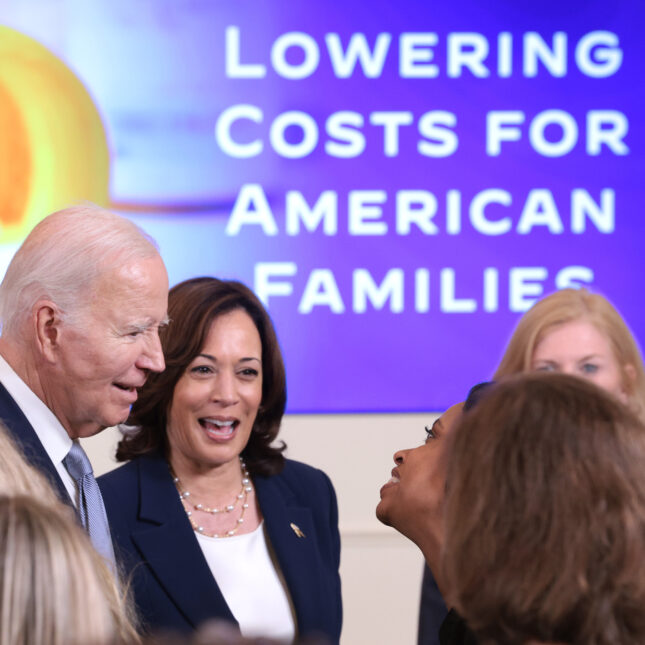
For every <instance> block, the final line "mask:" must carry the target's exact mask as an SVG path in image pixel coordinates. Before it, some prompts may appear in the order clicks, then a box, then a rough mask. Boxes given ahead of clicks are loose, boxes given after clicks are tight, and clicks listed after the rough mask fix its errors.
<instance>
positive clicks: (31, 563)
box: [0, 495, 136, 645]
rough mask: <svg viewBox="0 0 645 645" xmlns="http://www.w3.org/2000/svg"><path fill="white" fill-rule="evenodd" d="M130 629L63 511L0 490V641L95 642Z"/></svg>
mask: <svg viewBox="0 0 645 645" xmlns="http://www.w3.org/2000/svg"><path fill="white" fill-rule="evenodd" d="M117 640H124V641H131V642H135V640H136V635H135V633H134V631H133V629H132V627H131V624H130V622H129V621H128V619H127V617H126V615H125V612H124V610H123V606H122V604H121V601H120V597H119V591H118V589H117V586H116V583H115V581H114V579H113V578H112V576H111V574H110V572H109V571H108V570H107V567H106V566H105V564H104V563H103V561H102V560H101V558H100V556H99V555H98V554H97V553H96V552H95V551H94V549H93V548H92V546H91V543H90V541H89V539H88V537H87V536H86V535H85V534H84V533H83V532H82V531H81V529H80V528H79V527H78V526H76V525H75V524H74V523H73V521H72V520H71V518H70V517H68V516H67V515H64V514H62V513H60V512H59V511H58V510H57V509H55V508H50V507H49V506H48V505H45V504H42V503H40V502H39V501H37V500H36V499H34V498H32V497H27V496H22V495H18V496H14V497H11V496H4V495H3V496H0V642H1V643H2V644H3V645H87V644H90V645H93V644H97V645H99V644H100V645H103V644H106V643H112V642H114V641H117Z"/></svg>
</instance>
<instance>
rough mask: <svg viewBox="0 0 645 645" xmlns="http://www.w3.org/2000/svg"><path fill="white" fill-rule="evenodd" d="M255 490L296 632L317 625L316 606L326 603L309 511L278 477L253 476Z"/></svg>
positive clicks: (305, 630)
mask: <svg viewBox="0 0 645 645" xmlns="http://www.w3.org/2000/svg"><path fill="white" fill-rule="evenodd" d="M254 483H255V489H256V492H257V496H258V501H259V503H260V508H261V509H262V515H263V516H264V523H265V527H266V531H267V535H268V536H269V541H270V543H271V547H272V548H273V550H274V552H275V555H276V558H277V560H278V563H279V565H280V570H281V571H282V575H283V576H284V579H285V582H286V584H287V588H288V589H289V593H290V595H291V600H292V602H293V605H294V609H295V613H296V616H297V619H298V629H299V632H300V633H301V634H302V633H306V632H307V631H308V630H309V629H311V626H314V625H316V624H317V622H318V621H317V613H318V609H319V608H320V607H321V606H323V605H324V604H326V601H325V600H324V599H323V598H322V597H321V596H322V594H323V585H321V584H319V578H320V569H321V563H320V560H319V554H318V549H317V540H316V532H315V530H314V525H313V521H312V518H311V512H310V511H309V509H308V508H304V507H302V506H300V505H299V504H298V503H297V501H296V500H295V498H294V496H293V494H292V493H291V491H290V490H289V489H288V488H287V487H286V485H284V484H282V485H281V484H280V476H279V475H278V476H274V477H270V478H265V477H257V478H256V479H255V481H254Z"/></svg>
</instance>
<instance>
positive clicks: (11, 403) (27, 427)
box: [0, 383, 72, 506]
mask: <svg viewBox="0 0 645 645" xmlns="http://www.w3.org/2000/svg"><path fill="white" fill-rule="evenodd" d="M0 421H2V422H3V423H4V424H5V425H6V426H7V429H8V430H9V433H10V434H11V436H12V437H13V438H14V440H15V441H16V442H17V443H18V445H19V446H20V447H21V449H22V451H23V454H24V455H25V458H26V459H27V461H28V462H29V463H30V464H31V465H32V466H33V467H34V468H37V469H38V470H39V471H40V472H41V473H42V474H43V475H44V476H45V477H46V478H47V479H48V480H49V483H50V484H51V485H52V486H53V488H54V490H55V491H56V492H57V493H58V496H59V497H60V499H61V500H62V501H63V502H65V503H66V504H69V505H70V506H71V505H72V501H71V499H70V498H69V493H68V492H67V489H66V488H65V484H63V481H62V480H61V478H60V477H59V475H58V471H57V470H56V467H55V466H54V464H53V463H52V460H51V459H50V458H49V455H48V454H47V451H46V450H45V448H44V447H43V444H42V443H41V442H40V439H39V438H38V435H37V434H36V431H35V430H34V429H33V427H32V425H31V424H30V423H29V421H28V420H27V417H26V416H25V414H24V412H23V411H22V410H21V409H20V406H19V405H18V404H17V403H16V402H15V400H14V398H13V397H12V396H11V395H10V394H9V392H8V391H7V389H6V388H5V386H4V385H2V383H0Z"/></svg>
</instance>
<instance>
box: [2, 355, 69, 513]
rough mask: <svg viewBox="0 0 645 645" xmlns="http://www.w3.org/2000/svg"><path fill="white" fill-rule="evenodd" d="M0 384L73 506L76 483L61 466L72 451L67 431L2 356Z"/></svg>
mask: <svg viewBox="0 0 645 645" xmlns="http://www.w3.org/2000/svg"><path fill="white" fill-rule="evenodd" d="M0 382H2V384H3V385H4V386H5V388H6V389H7V392H9V394H11V396H12V397H13V400H14V401H15V402H16V403H17V404H18V406H19V407H20V409H21V410H22V412H23V414H24V415H25V416H26V417H27V421H29V423H30V424H31V427H32V428H33V429H34V431H35V432H36V435H38V439H40V443H42V444H43V448H44V449H45V452H46V453H47V455H48V456H49V458H50V459H51V461H52V463H53V464H54V466H55V468H56V471H57V472H58V475H59V476H60V478H61V479H62V480H63V484H65V488H66V489H67V492H68V493H69V496H70V499H71V500H72V502H73V503H74V506H76V505H77V503H76V496H77V492H76V482H75V481H74V480H73V479H72V477H71V475H70V474H69V473H68V472H67V469H66V468H65V466H64V465H63V459H65V457H66V456H67V453H68V452H69V449H70V448H71V447H72V440H71V439H70V437H69V435H68V434H67V431H66V430H65V428H63V426H62V425H61V422H60V421H59V420H58V419H57V418H56V415H55V414H54V413H53V412H52V411H51V410H50V409H49V408H48V407H47V406H46V405H45V404H44V403H43V402H42V401H41V400H40V399H39V398H38V397H37V396H36V395H35V394H34V392H33V391H32V390H31V389H30V388H29V386H28V385H27V384H26V383H25V382H24V381H23V380H22V379H21V378H20V377H19V376H18V375H17V374H16V373H15V372H14V371H13V369H12V367H11V366H10V365H9V363H7V361H5V359H4V358H3V357H2V356H0Z"/></svg>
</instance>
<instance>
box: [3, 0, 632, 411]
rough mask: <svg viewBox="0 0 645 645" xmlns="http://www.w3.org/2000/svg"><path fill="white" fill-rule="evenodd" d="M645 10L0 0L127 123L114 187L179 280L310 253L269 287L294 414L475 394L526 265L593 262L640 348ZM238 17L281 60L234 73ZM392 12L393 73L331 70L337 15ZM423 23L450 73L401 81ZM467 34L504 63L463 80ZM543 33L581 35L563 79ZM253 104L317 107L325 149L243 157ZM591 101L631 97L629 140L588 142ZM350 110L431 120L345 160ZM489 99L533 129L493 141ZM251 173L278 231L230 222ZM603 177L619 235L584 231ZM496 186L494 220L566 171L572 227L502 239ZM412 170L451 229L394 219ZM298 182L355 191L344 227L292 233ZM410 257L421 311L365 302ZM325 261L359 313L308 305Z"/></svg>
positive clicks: (627, 101)
mask: <svg viewBox="0 0 645 645" xmlns="http://www.w3.org/2000/svg"><path fill="white" fill-rule="evenodd" d="M54 8H55V9H54ZM48 17H50V19H48ZM644 17H645V5H643V4H642V3H641V2H639V1H637V0H634V1H623V2H600V1H593V0H589V1H581V0H568V1H567V2H562V1H559V2H551V1H542V2H540V3H532V4H531V5H528V4H527V5H526V6H525V5H524V3H518V2H515V1H511V0H491V1H489V2H487V3H481V2H479V1H478V0H453V2H451V3H445V2H432V1H423V2H422V1H412V0H407V1H403V2H399V3H393V2H382V1H377V2H370V3H365V2H359V1H355V0H344V1H343V2H340V1H336V0H334V1H328V2H320V3H310V2H307V3H303V2H296V1H294V0H283V1H281V2H260V1H257V2H253V1H249V0H238V1H236V2H223V1H213V2H211V1H206V0H201V1H199V0H190V1H189V0H181V1H175V2H159V1H156V0H148V1H140V2H135V3H133V2H130V1H129V0H110V1H109V2H108V1H107V0H101V1H98V0H96V1H94V2H91V3H90V2H84V1H83V0H52V1H51V2H48V3H44V2H42V1H40V2H39V1H36V0H26V1H24V2H21V3H20V7H19V8H18V7H15V6H14V7H11V6H6V5H0V22H2V23H3V24H8V25H9V26H12V27H15V28H16V29H19V30H21V31H23V32H24V33H27V34H28V35H31V36H33V37H34V38H36V39H38V40H39V41H40V42H42V43H43V44H45V45H46V46H48V47H49V48H50V49H51V50H52V51H54V53H56V54H57V55H59V56H60V57H61V58H63V60H65V61H66V62H67V64H68V65H69V66H70V67H71V68H72V69H73V70H74V71H75V72H76V73H77V74H78V76H79V78H80V79H81V80H82V81H83V83H84V84H85V85H86V87H87V88H88V89H89V91H90V93H91V94H92V96H93V97H94V99H95V101H96V103H97V105H98V107H99V110H100V112H101V114H102V116H103V119H104V121H105V124H106V128H107V131H108V133H109V143H110V147H111V151H112V175H111V198H112V201H113V203H114V204H115V205H116V207H117V208H119V209H120V210H121V212H123V213H125V214H126V215H129V216H130V217H132V218H133V219H134V220H135V221H137V222H138V223H139V224H140V225H142V226H143V227H144V228H145V229H146V230H147V231H148V232H150V233H151V234H152V235H153V236H154V237H155V238H156V239H157V241H158V242H159V245H160V247H161V250H162V254H163V257H164V260H165V261H166V264H167V266H168V269H169V273H170V280H171V283H172V284H174V283H176V282H178V281H181V280H183V279H186V278H188V277H192V276H196V275H206V274H208V275H216V276H218V277H228V278H236V279H240V280H242V281H243V282H245V283H246V284H248V285H250V286H253V271H254V266H255V263H256V262H283V261H289V262H295V263H296V264H297V265H298V274H297V276H296V277H295V278H294V279H293V280H292V282H293V284H294V294H293V296H291V297H288V298H277V297H276V298H272V299H271V300H270V304H269V311H270V313H271V316H272V318H273V320H274V322H275V324H276V327H277V330H278V335H279V338H280V340H281V344H282V347H283V351H284V355H285V358H286V363H287V377H288V394H289V396H288V399H289V410H290V411H291V412H367V411H372V412H394V411H399V412H400V411H426V410H438V409H444V408H446V407H447V406H448V405H450V404H452V403H453V402H455V401H457V400H460V399H462V398H463V397H464V395H465V393H466V392H467V390H468V388H469V387H470V386H471V385H472V384H473V383H475V382H478V381H481V380H485V379H487V378H489V377H490V375H491V374H492V372H493V370H494V368H495V366H496V364H497V362H498V360H499V358H500V356H501V354H502V352H503V347H504V345H505V342H506V340H507V339H508V337H509V336H510V333H511V331H512V329H513V327H514V325H515V322H516V321H517V318H518V314H517V313H513V312H510V311H509V308H508V303H507V298H508V286H507V282H508V270H509V269H510V268H511V267H516V266H545V267H548V268H549V278H548V279H547V280H546V281H545V282H544V283H543V293H548V292H550V291H552V290H553V289H554V282H553V278H554V274H555V273H556V272H557V270H559V269H560V268H562V267H564V266H570V265H583V266H588V267H591V268H592V269H593V270H594V272H595V281H594V283H593V285H592V288H593V290H595V291H598V292H600V293H603V294H605V295H607V296H608V297H609V298H610V300H612V302H614V303H615V305H616V306H617V308H618V309H619V310H620V311H621V313H622V314H623V315H624V316H625V318H626V320H627V321H628V324H629V325H630V327H631V328H632V330H633V331H634V333H635V335H636V336H637V338H639V340H640V342H641V345H642V343H643V338H645V307H644V306H643V304H642V303H643V296H642V295H641V294H642V286H641V285H642V281H643V274H644V272H643V266H644V263H643V260H642V255H643V251H642V246H643V242H644V241H645V224H644V221H645V220H644V219H643V215H642V211H643V194H644V191H643V178H642V176H643V167H644V166H643V142H644V140H645V136H644V132H643V127H644V126H643V118H642V115H643V114H644V113H645V111H644V108H645V101H644V98H645V90H644V84H643V81H642V79H643V61H644V60H645V41H644V39H643V37H642V26H643V24H644V23H643V18H644ZM52 21H53V22H54V24H52ZM228 25H237V26H239V28H240V30H241V40H242V44H241V52H242V54H241V55H242V60H243V61H245V62H249V63H263V64H265V65H267V67H268V72H267V76H266V78H264V79H229V78H226V75H225V51H224V34H225V29H226V27H227V26H228ZM593 30H606V31H611V32H614V33H615V34H617V35H618V37H619V39H620V46H621V48H622V50H623V54H624V58H623V63H622V66H621V68H620V70H619V71H618V73H616V74H614V75H613V76H610V77H608V78H601V79H595V78H590V77H587V76H585V75H583V74H582V73H580V72H579V70H578V69H577V67H576V65H575V60H574V58H573V48H574V46H575V43H576V42H577V41H578V40H579V38H580V37H581V36H583V35H584V34H586V33H588V32H590V31H593ZM287 31H302V32H306V33H307V34H309V35H311V36H312V37H313V38H314V39H315V40H316V41H317V43H318V44H319V47H320V53H321V59H320V64H319V66H318V69H317V71H316V72H315V73H314V74H313V75H312V76H310V77H308V78H306V79H303V80H298V81H294V80H288V79H284V78H281V77H280V76H278V75H277V74H276V73H275V72H274V71H273V70H272V68H271V66H270V57H269V52H270V50H271V46H272V44H273V42H274V41H275V39H276V38H277V37H278V36H280V35H281V34H283V33H284V32H287ZM385 31H387V32H389V33H391V34H392V43H391V45H390V50H389V53H388V56H387V58H386V63H385V66H384V70H383V74H382V75H381V76H380V77H379V78H375V79H370V78H365V77H364V75H363V74H362V72H361V71H360V70H358V71H355V73H354V75H353V76H352V77H351V78H348V79H338V78H336V77H335V76H334V74H333V71H332V68H331V65H330V63H329V57H328V55H327V50H326V45H325V43H324V34H326V33H328V32H334V33H338V34H340V37H341V40H342V42H343V44H344V45H346V44H347V41H348V39H349V37H350V36H351V34H352V33H355V32H363V33H365V34H366V36H367V38H368V41H369V42H370V44H372V45H373V43H374V40H375V38H376V36H377V35H378V34H379V33H380V32H385ZM423 31H427V32H434V33H437V35H438V39H439V43H438V45H437V46H436V47H434V48H433V51H434V54H435V58H434V60H433V62H434V63H436V64H437V65H438V67H439V70H440V72H439V77H438V78H435V79H404V78H400V77H399V75H398V35H399V34H400V33H403V32H423ZM467 31H473V32H477V33H480V34H483V35H484V36H486V37H487V38H488V39H489V43H490V46H491V52H490V54H489V60H490V61H491V62H490V64H489V65H488V67H489V69H491V75H490V77H489V78H485V79H481V78H474V77H473V76H472V74H470V73H469V72H468V71H467V70H466V71H464V73H463V75H462V76H461V77H460V78H456V79H451V78H447V77H446V74H445V70H446V64H445V63H446V60H445V58H446V55H445V51H446V48H445V36H446V35H447V34H448V33H449V32H467ZM500 31H508V32H511V33H512V34H513V35H514V61H513V62H514V73H513V75H512V76H511V77H510V78H497V77H496V74H495V69H496V62H495V61H496V56H495V54H496V42H497V41H496V38H497V34H498V33H499V32H500ZM528 31H536V32H538V33H539V34H540V35H541V36H542V37H544V38H545V40H546V41H547V42H550V40H551V38H552V36H553V33H554V32H556V31H564V32H566V33H567V34H568V38H569V47H568V51H569V70H568V74H567V75H566V76H565V77H564V78H554V77H552V76H551V75H550V74H549V73H547V72H546V71H545V70H544V68H543V67H541V68H540V71H539V73H538V76H537V77H535V78H524V77H523V76H522V75H521V74H520V73H519V70H520V69H521V56H520V50H521V37H520V36H521V35H522V34H523V33H525V32H528ZM240 103H250V104H253V105H257V106H258V107H260V108H261V109H262V110H263V112H264V119H265V120H264V124H263V125H262V126H259V127H258V126H256V127H255V128H254V129H253V131H256V130H257V131H261V132H263V133H266V132H268V125H269V123H270V122H271V121H272V120H273V118H274V117H275V116H277V115H278V114H280V113H282V112H284V111H286V110H301V111H304V112H306V113H308V114H310V115H311V116H313V117H314V118H315V119H316V121H317V122H318V124H319V127H320V131H321V132H320V134H321V138H320V142H319V145H318V148H317V150H316V151H315V152H314V153H313V154H311V155H310V156H307V157H305V158H303V159H284V158H281V157H279V156H278V155H276V154H275V153H274V152H273V151H272V150H271V148H270V146H269V145H268V143H265V150H264V152H263V153H262V154H261V155H259V156H258V157H255V158H252V159H232V158H230V157H228V156H227V155H225V154H224V153H223V152H222V151H221V150H219V149H218V146H217V144H216V141H215V137H214V126H215V123H216V120H217V118H218V116H219V115H220V114H221V112H222V111H223V110H225V109H226V108H228V107H230V106H232V105H235V104H240ZM434 109H441V110H447V111H450V112H454V113H455V114H456V115H457V119H458V122H457V126H456V128H455V131H456V132H457V134H458V136H459V148H458V150H457V152H456V153H455V154H453V155H452V156H450V157H445V158H440V159H432V158H428V157H424V156H422V155H420V154H418V153H417V151H416V143H417V141H418V140H419V138H420V137H419V135H418V134H417V132H416V119H417V118H418V117H419V116H421V114H423V113H424V112H426V111H428V110H434ZM546 109H562V110H565V111H567V112H569V113H570V114H572V115H573V116H574V117H575V118H576V121H577V123H578V125H579V127H580V139H579V142H578V144H577V146H576V148H575V149H574V150H573V151H572V152H571V153H570V154H567V155H565V156H563V157H559V158H546V157H542V156H541V155H539V154H538V153H537V152H535V151H534V150H533V149H532V148H531V147H530V145H529V143H528V139H527V135H526V133H527V130H528V122H529V121H530V118H532V116H534V115H535V114H537V113H538V112H540V111H542V110H546ZM591 109H594V110H598V109H608V110H619V111H621V112H623V113H624V114H625V115H626V116H627V118H628V120H629V126H630V129H629V133H628V135H627V137H626V139H625V142H626V143H627V145H628V146H629V149H630V153H629V154H628V155H626V156H615V155H614V154H612V153H611V152H610V151H608V150H607V149H606V148H605V149H604V150H603V152H602V154H601V155H599V156H596V157H590V156H587V155H586V154H585V152H584V123H585V114H586V112H587V111H588V110H591ZM339 110H353V111H356V112H359V113H361V114H363V115H364V116H365V119H366V122H367V119H368V115H369V113H370V112H372V111H376V110H388V111H389V110H409V111H411V112H413V114H414V115H415V125H413V126H411V127H408V128H405V129H403V130H402V133H401V139H400V153H399V155H398V156H397V157H394V158H388V157H385V156H384V154H383V148H382V131H381V129H380V128H375V127H373V126H370V125H369V124H367V125H365V127H364V128H363V132H364V133H365V134H366V138H367V147H366V149H365V152H364V153H363V154H362V155H360V156H359V157H356V158H352V159H337V158H333V157H329V156H328V155H326V154H325V152H324V147H323V144H324V141H325V134H324V122H325V119H326V118H327V117H328V116H329V115H330V114H331V113H333V112H336V111H339ZM491 110H522V111H524V112H525V113H526V116H527V122H526V124H525V125H524V127H523V132H524V137H523V139H522V141H520V142H517V143H507V144H503V147H502V154H501V155H500V156H498V157H493V158H491V157H487V156H486V154H485V123H486V113H487V112H489V111H491ZM247 134H249V133H247ZM246 183H259V184H261V185H262V186H263V188H264V190H265V192H266V194H267V196H268V197H269V200H270V204H271V208H272V210H273V213H274V215H275V218H276V221H277V223H278V227H279V229H280V233H279V235H277V236H276V237H266V236H265V235H263V234H262V232H261V230H259V228H257V227H246V228H244V229H243V230H242V231H241V232H240V234H239V235H237V236H235V237H229V236H226V235H225V234H224V228H225V226H226V222H227V219H228V216H229V214H230V212H231V208H232V205H233V203H234V201H235V199H236V196H237V194H238V192H239V190H240V187H241V186H242V185H243V184H246ZM605 187H608V188H612V189H614V190H615V192H616V230H615V232H614V233H612V234H610V235H606V234H602V233H599V232H598V231H597V230H595V228H594V227H593V225H590V226H588V230H587V232H586V233H585V234H582V235H575V234H571V233H569V232H567V231H568V228H569V227H568V219H569V215H568V213H569V207H568V201H569V194H570V191H571V190H572V189H573V188H584V189H586V190H588V191H589V192H590V194H591V195H592V197H593V198H594V199H595V200H598V199H599V193H600V189H602V188H605ZM487 188H501V189H504V190H508V191H510V192H511V193H512V195H513V206H512V207H510V208H508V209H502V208H500V207H491V208H490V211H489V212H490V217H491V218H495V217H496V216H502V215H503V214H509V215H511V216H512V218H513V220H514V222H515V223H516V222H517V219H518V217H519V214H520V212H521V208H522V206H523V204H524V200H525V198H526V194H527V193H528V191H529V190H531V189H533V188H545V189H549V190H551V191H552V192H553V195H554V197H555V199H556V203H557V204H558V207H559V208H560V213H561V216H562V218H563V221H564V224H565V232H564V233H563V234H561V235H550V234H549V233H548V232H547V231H545V230H536V229H534V230H533V232H532V233H530V234H529V235H524V236H522V235H517V234H515V233H511V234H507V235H502V236H498V237H491V236H485V235H482V234H480V233H478V232H476V231H474V230H473V229H472V227H471V226H470V225H469V223H468V218H467V204H468V202H469V201H470V198H472V196H474V195H475V194H476V193H477V192H479V191H481V190H484V189H487ZM352 189H361V190H376V189H379V190H385V191H387V194H388V201H387V203H386V204H385V205H384V207H383V209H384V215H383V221H386V222H387V223H388V225H389V227H390V233H389V234H388V235H386V236H382V237H357V236H354V237H353V236H351V235H349V234H348V233H347V192H348V191H349V190H352ZM402 189H422V190H428V191H431V192H432V193H434V194H435V195H436V196H437V198H438V199H439V212H438V214H437V216H436V217H435V220H434V221H435V222H436V223H437V225H438V226H439V234H437V235H432V236H427V235H423V234H421V233H420V232H418V231H413V232H412V234H411V235H409V236H398V235H396V233H395V232H394V199H395V193H396V191H397V190H402ZM450 189H458V190H460V191H461V192H462V198H463V205H462V210H463V211H464V213H463V229H462V232H461V234H459V235H447V234H446V233H445V232H444V231H445V224H444V222H445V217H444V215H443V214H444V212H445V211H444V208H443V206H442V203H443V202H444V199H445V193H446V191H447V190H450ZM288 190H298V191H300V192H302V193H303V194H304V196H305V197H306V198H307V199H308V201H309V203H310V204H313V203H314V202H315V200H316V199H317V198H318V196H319V194H320V193H321V192H322V191H323V190H335V191H337V193H338V198H339V209H338V215H339V217H338V221H339V227H338V235H336V236H333V237H326V236H324V235H322V233H321V232H316V233H308V232H301V234H300V235H298V236H295V237H289V236H287V235H286V234H285V233H284V198H285V193H286V191H288ZM79 198H82V196H79ZM496 214H497V215H496ZM393 267H401V268H403V269H404V270H405V274H406V300H405V311H404V312H403V313H400V314H394V313H391V312H390V311H389V310H388V309H387V308H385V309H383V310H380V311H374V310H370V309H368V311H367V312H366V313H364V314H354V313H352V311H351V302H352V294H351V274H352V271H353V270H354V269H356V268H365V269H367V270H369V272H370V273H371V274H372V276H373V277H374V278H375V280H377V281H380V280H381V279H382V277H383V276H384V274H385V273H386V272H387V271H388V270H389V269H390V268H393ZM444 267H452V268H454V269H455V271H456V275H457V296H458V297H464V298H465V297H472V298H475V299H476V300H477V301H478V303H479V310H478V311H477V312H476V313H473V314H446V313H442V312H440V310H439V282H438V275H439V271H440V269H441V268H444ZM486 267H495V268H497V269H498V270H499V274H500V289H499V297H500V307H499V310H498V311H497V312H494V313H485V312H483V311H481V302H482V279H483V270H484V269H485V268H486ZM314 268H329V269H331V270H332V271H333V272H334V275H335V277H336V280H337V283H338V286H339V289H340V291H341V294H342V296H343V300H344V302H345V306H346V311H345V313H343V314H332V313H331V312H329V310H328V309H326V308H323V307H318V308H316V309H314V311H313V312H312V313H311V314H308V315H300V314H298V311H297V306H298V302H299V300H300V297H301V294H302V291H303V289H304V285H305V283H306V279H307V277H308V275H309V273H310V271H311V270H312V269H314ZM417 268H428V269H429V270H430V273H431V294H430V302H431V308H430V311H429V312H428V313H424V314H419V313H415V311H414V306H413V302H412V297H413V293H414V289H413V277H414V270H415V269H417Z"/></svg>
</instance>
